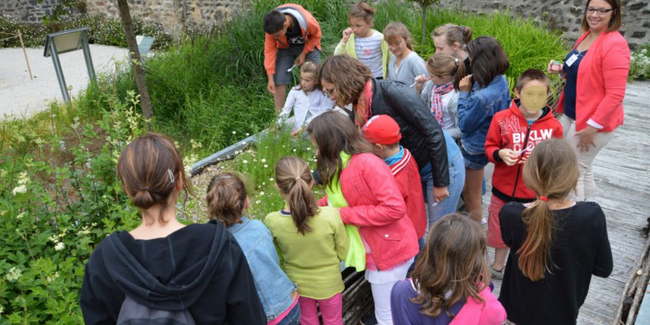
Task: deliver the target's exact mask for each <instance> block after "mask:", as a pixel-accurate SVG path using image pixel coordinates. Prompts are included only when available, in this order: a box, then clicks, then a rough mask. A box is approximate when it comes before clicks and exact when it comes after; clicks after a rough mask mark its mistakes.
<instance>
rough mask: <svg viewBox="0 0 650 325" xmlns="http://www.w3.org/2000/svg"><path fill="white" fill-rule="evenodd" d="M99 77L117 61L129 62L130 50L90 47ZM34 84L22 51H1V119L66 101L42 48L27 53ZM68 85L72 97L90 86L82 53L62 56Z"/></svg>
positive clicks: (111, 69)
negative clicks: (51, 103) (50, 103)
mask: <svg viewBox="0 0 650 325" xmlns="http://www.w3.org/2000/svg"><path fill="white" fill-rule="evenodd" d="M90 53H91V56H92V59H93V63H94V66H95V72H96V73H97V74H99V73H101V72H107V71H113V70H114V69H115V60H122V61H126V59H125V58H126V55H127V53H128V51H127V49H125V48H119V47H115V46H106V45H93V44H91V45H90ZM27 57H28V58H29V64H30V67H31V69H32V75H33V76H34V80H30V79H29V72H28V70H27V64H26V63H25V57H24V55H23V50H22V49H21V48H6V49H0V119H3V118H6V116H14V117H28V116H31V115H33V114H34V113H35V112H39V111H42V110H44V109H46V108H47V107H48V103H49V102H51V101H63V96H62V95H61V90H60V88H59V83H58V81H57V78H56V73H55V72H54V63H52V58H51V57H47V58H46V57H44V56H43V48H36V49H27ZM59 59H60V60H61V67H62V69H63V74H64V77H65V81H66V84H67V85H68V86H72V95H73V97H74V96H76V94H78V92H79V91H80V90H82V89H84V88H85V87H86V86H87V85H88V72H87V71H86V64H85V61H84V56H83V51H81V50H78V51H74V52H69V53H65V54H61V55H59Z"/></svg>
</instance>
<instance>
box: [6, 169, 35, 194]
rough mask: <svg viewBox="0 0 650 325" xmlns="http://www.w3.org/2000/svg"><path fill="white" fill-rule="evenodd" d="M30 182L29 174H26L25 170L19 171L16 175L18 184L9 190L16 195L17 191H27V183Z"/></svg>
mask: <svg viewBox="0 0 650 325" xmlns="http://www.w3.org/2000/svg"><path fill="white" fill-rule="evenodd" d="M29 183H31V180H30V179H29V175H27V172H21V173H20V175H19V176H18V186H16V187H14V189H13V190H12V191H11V193H12V194H13V195H16V194H18V193H21V194H23V193H27V184H29Z"/></svg>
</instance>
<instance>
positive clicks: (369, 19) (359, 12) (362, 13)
mask: <svg viewBox="0 0 650 325" xmlns="http://www.w3.org/2000/svg"><path fill="white" fill-rule="evenodd" d="M375 11H377V9H375V8H373V7H371V6H370V5H369V4H368V3H367V2H365V1H359V2H358V3H355V4H354V5H352V7H351V8H350V12H349V13H348V20H349V19H350V18H361V19H363V21H365V22H366V24H370V25H372V23H373V20H374V19H375Z"/></svg>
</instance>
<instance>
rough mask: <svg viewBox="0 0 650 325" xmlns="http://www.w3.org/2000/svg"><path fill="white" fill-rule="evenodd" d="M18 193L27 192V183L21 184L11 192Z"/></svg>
mask: <svg viewBox="0 0 650 325" xmlns="http://www.w3.org/2000/svg"><path fill="white" fill-rule="evenodd" d="M18 193H27V186H25V185H20V186H17V187H15V188H14V189H13V190H12V191H11V194H13V195H16V194H18Z"/></svg>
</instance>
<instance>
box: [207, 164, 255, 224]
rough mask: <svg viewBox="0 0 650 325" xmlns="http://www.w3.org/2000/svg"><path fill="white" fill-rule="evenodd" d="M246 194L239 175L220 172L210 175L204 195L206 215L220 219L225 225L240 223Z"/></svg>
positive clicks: (212, 218) (211, 218) (213, 218)
mask: <svg viewBox="0 0 650 325" xmlns="http://www.w3.org/2000/svg"><path fill="white" fill-rule="evenodd" d="M246 196H247V194H246V185H244V182H243V181H242V180H241V178H239V176H237V175H235V174H232V173H222V174H218V175H216V176H214V177H212V180H210V185H208V190H207V193H206V196H205V199H206V201H207V203H208V217H209V218H210V220H221V222H223V223H224V224H225V225H226V227H230V226H232V225H234V224H236V223H241V222H242V221H241V218H242V214H243V211H244V207H245V206H246Z"/></svg>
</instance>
